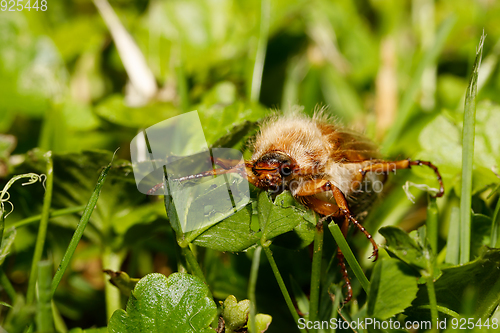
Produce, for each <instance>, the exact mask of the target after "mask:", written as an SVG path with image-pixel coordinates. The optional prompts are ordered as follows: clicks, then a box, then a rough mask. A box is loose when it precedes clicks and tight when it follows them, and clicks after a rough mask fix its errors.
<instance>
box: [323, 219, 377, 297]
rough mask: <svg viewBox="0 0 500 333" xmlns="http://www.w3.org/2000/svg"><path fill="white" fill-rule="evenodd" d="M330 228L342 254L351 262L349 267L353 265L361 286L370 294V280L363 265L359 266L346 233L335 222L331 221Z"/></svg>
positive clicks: (352, 267)
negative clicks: (345, 236) (346, 238)
mask: <svg viewBox="0 0 500 333" xmlns="http://www.w3.org/2000/svg"><path fill="white" fill-rule="evenodd" d="M328 229H330V232H331V233H332V235H333V238H335V242H336V243H337V245H338V246H339V247H340V250H341V251H342V254H343V255H344V257H345V259H346V260H347V263H348V264H349V267H351V269H352V271H353V273H354V275H355V276H356V278H357V279H358V281H359V283H360V284H361V287H362V288H363V289H364V291H365V292H366V293H367V294H368V290H369V289H370V282H368V279H367V278H366V275H365V273H363V269H362V268H361V266H359V263H358V261H357V260H356V257H355V256H354V254H353V253H352V251H351V248H350V247H349V244H347V241H346V240H345V238H344V235H343V234H342V231H340V228H339V226H338V225H337V223H335V222H331V223H330V224H329V225H328Z"/></svg>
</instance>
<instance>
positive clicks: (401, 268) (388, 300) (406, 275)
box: [368, 258, 418, 320]
mask: <svg viewBox="0 0 500 333" xmlns="http://www.w3.org/2000/svg"><path fill="white" fill-rule="evenodd" d="M417 291H418V286H417V277H416V276H415V273H414V271H413V270H412V269H411V268H410V267H409V266H408V265H406V264H404V263H402V262H401V261H399V260H397V259H393V258H382V259H381V260H380V261H378V262H377V264H376V265H375V268H374V269H373V274H372V277H371V284H370V291H369V293H368V316H369V317H375V318H379V319H382V320H386V319H388V318H390V317H392V316H394V315H396V314H398V313H401V312H403V311H404V309H406V308H407V307H409V306H410V305H411V302H412V301H413V300H414V299H415V297H416V295H417Z"/></svg>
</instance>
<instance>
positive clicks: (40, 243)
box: [26, 151, 54, 305]
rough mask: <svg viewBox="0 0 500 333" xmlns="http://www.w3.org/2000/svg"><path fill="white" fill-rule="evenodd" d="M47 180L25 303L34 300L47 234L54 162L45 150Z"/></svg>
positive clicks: (49, 153)
mask: <svg viewBox="0 0 500 333" xmlns="http://www.w3.org/2000/svg"><path fill="white" fill-rule="evenodd" d="M45 157H46V158H47V180H46V181H45V196H44V198H43V207H42V218H41V220H40V225H39V227H38V235H37V238H36V244H35V253H34V254H33V260H32V262H31V272H30V277H29V281H28V291H27V294H26V303H27V304H28V305H29V304H33V302H34V301H35V289H36V281H37V276H38V262H40V260H41V259H42V254H43V248H44V245H45V238H46V236H47V227H48V225H49V211H50V205H51V203H52V189H53V187H54V163H53V161H52V152H50V151H49V152H47V154H46V155H45Z"/></svg>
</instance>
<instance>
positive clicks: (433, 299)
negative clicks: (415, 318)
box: [426, 272, 439, 332]
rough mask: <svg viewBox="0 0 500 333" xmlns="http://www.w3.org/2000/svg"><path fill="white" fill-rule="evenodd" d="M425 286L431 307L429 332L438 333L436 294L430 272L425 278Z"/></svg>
mask: <svg viewBox="0 0 500 333" xmlns="http://www.w3.org/2000/svg"><path fill="white" fill-rule="evenodd" d="M426 285H427V292H428V293H429V305H430V307H431V321H432V328H431V332H438V328H437V323H438V320H439V317H438V309H437V300H436V292H435V290H434V281H433V273H432V272H431V274H430V275H429V276H428V277H427V281H426Z"/></svg>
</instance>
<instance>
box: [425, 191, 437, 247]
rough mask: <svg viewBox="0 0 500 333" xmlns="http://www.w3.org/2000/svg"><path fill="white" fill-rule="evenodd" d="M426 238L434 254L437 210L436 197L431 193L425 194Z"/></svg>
mask: <svg viewBox="0 0 500 333" xmlns="http://www.w3.org/2000/svg"><path fill="white" fill-rule="evenodd" d="M427 197H428V198H427V202H428V203H427V222H426V225H427V238H428V240H429V244H430V246H431V249H432V252H433V254H434V256H436V255H437V253H438V232H439V224H438V219H439V212H438V207H437V203H436V198H435V197H433V196H432V195H430V194H429V195H427Z"/></svg>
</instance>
